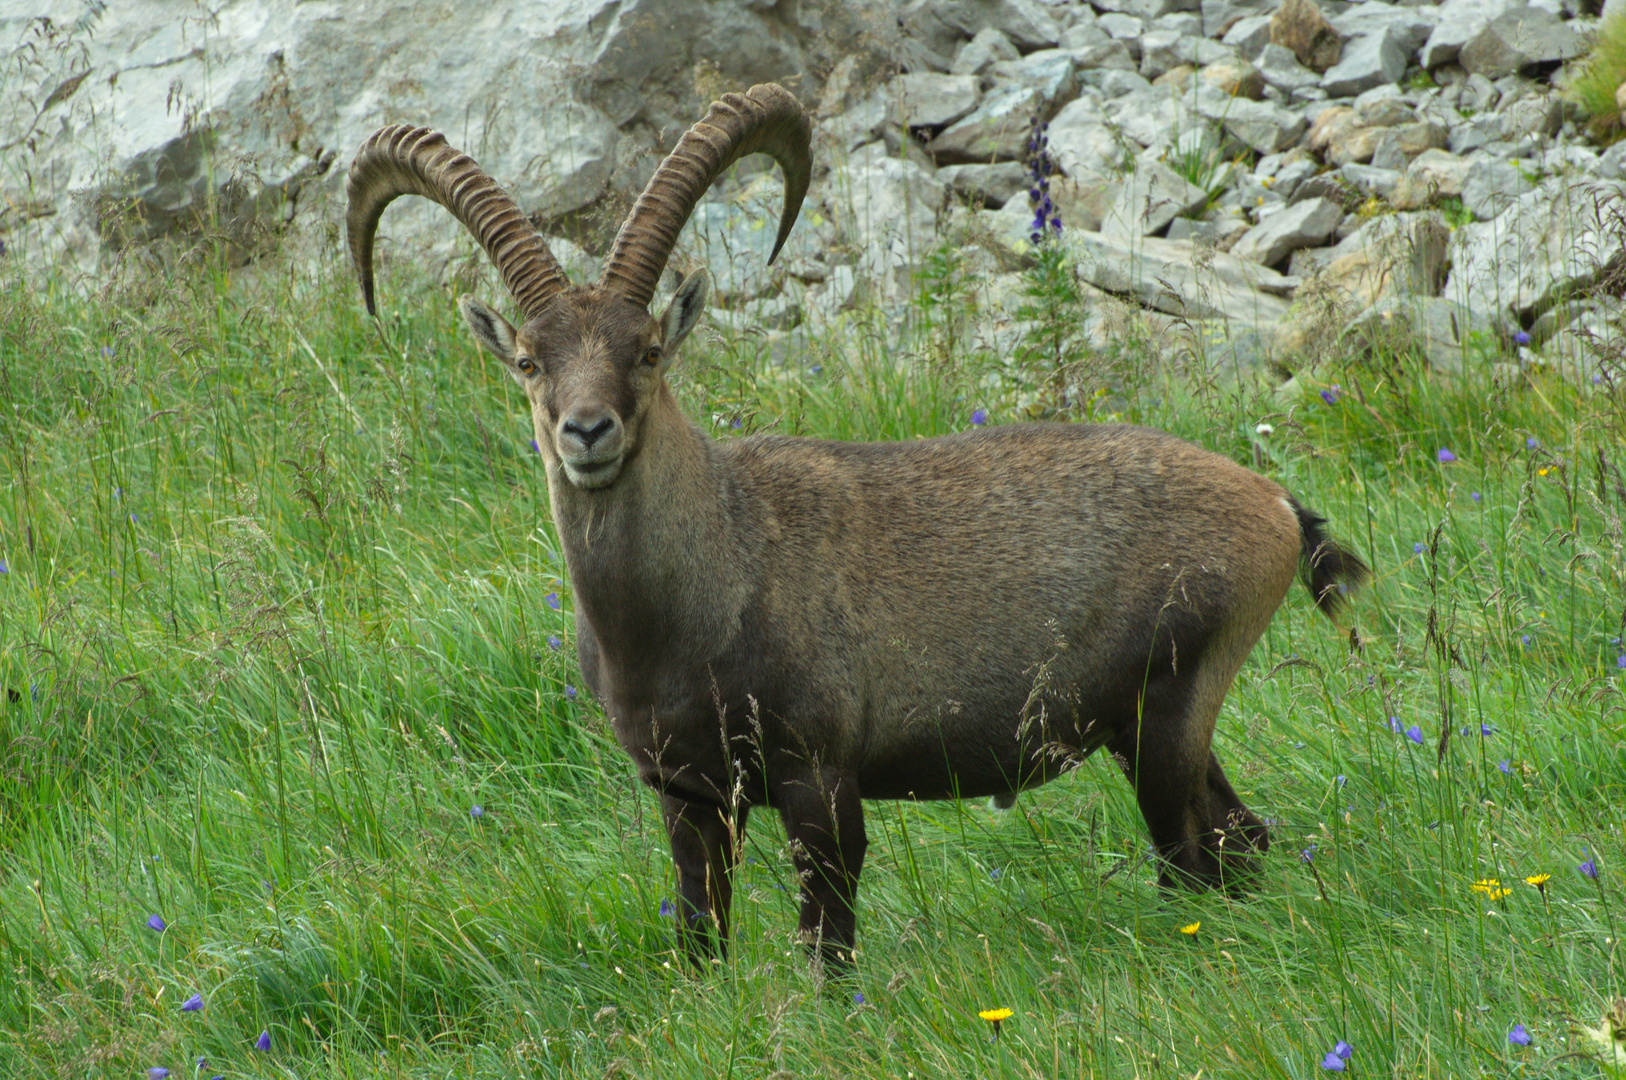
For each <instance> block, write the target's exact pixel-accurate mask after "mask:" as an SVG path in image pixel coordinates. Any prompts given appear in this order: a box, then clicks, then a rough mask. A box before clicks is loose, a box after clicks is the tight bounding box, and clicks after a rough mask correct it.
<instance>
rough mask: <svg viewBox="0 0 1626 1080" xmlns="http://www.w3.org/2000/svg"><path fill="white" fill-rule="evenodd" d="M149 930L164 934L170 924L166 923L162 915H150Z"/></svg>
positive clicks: (148, 919) (148, 917) (148, 918)
mask: <svg viewBox="0 0 1626 1080" xmlns="http://www.w3.org/2000/svg"><path fill="white" fill-rule="evenodd" d="M147 929H149V930H156V931H157V932H158V933H160V934H162V933H163V932H164V931H165V930H168V929H169V924H168V923H167V922H165V921H164V917H163V916H162V915H148V916H147Z"/></svg>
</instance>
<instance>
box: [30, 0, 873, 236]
mask: <svg viewBox="0 0 1626 1080" xmlns="http://www.w3.org/2000/svg"><path fill="white" fill-rule="evenodd" d="M868 6H873V5H868V4H863V3H860V4H850V5H836V6H832V7H830V8H829V9H828V10H827V11H826V12H825V13H824V14H823V16H822V19H821V20H819V21H820V25H818V26H813V25H811V23H809V22H806V21H805V20H803V19H802V18H801V17H799V16H798V15H797V14H796V13H795V12H794V11H793V10H790V8H791V7H793V6H792V5H780V6H778V7H774V6H772V5H764V4H761V3H757V2H755V0H571V2H569V3H542V4H537V3H522V2H519V0H496V2H494V3H491V4H487V5H485V6H483V7H482V8H480V9H479V11H478V13H477V14H474V15H471V13H470V12H469V11H468V10H465V8H464V6H462V5H458V4H455V3H452V2H451V0H427V2H424V3H413V4H408V3H404V2H402V0H354V2H352V3H349V4H344V5H341V6H338V7H334V6H332V5H326V4H312V3H301V2H298V0H224V2H222V3H220V4H218V5H216V6H213V7H211V9H210V10H209V12H208V13H207V15H206V16H203V17H201V18H194V17H192V14H196V13H191V14H189V13H188V12H189V11H190V9H188V11H187V12H181V11H178V10H177V9H176V8H175V7H174V5H172V4H168V3H163V2H160V0H130V2H128V3H118V4H91V5H86V4H84V3H82V2H80V0H34V2H27V0H8V2H5V3H0V39H3V40H4V41H5V42H6V43H7V47H8V48H14V47H15V46H17V45H18V44H21V43H25V42H26V41H27V40H28V38H29V34H30V33H31V32H32V31H31V30H30V27H31V26H38V25H40V24H39V23H37V22H36V20H38V19H41V18H45V19H49V20H50V21H51V24H52V25H53V26H55V27H57V28H58V29H59V30H60V31H61V32H62V33H63V34H64V35H66V36H68V37H71V44H72V48H71V49H69V50H68V51H66V52H63V53H57V54H50V55H46V54H45V52H44V51H43V50H40V51H36V52H35V53H33V54H32V55H33V59H32V60H27V59H26V57H27V55H29V54H28V51H27V50H26V49H25V50H24V51H23V52H20V53H17V54H15V56H14V57H13V59H14V60H16V61H18V65H19V66H17V67H14V68H13V70H12V74H11V76H9V77H8V85H7V95H6V97H7V101H6V102H5V104H4V105H3V106H0V144H11V143H13V141H14V140H20V141H18V142H17V144H16V145H14V146H10V147H9V148H8V149H7V150H6V157H7V164H8V165H9V166H11V168H8V169H6V170H5V171H4V175H0V201H3V202H5V203H10V204H18V203H22V202H28V203H29V204H30V205H37V206H38V207H39V210H38V216H36V217H35V218H34V220H33V222H32V224H31V226H28V227H24V228H21V229H16V228H13V229H11V231H9V232H8V233H7V234H6V235H5V237H4V239H5V242H6V244H7V246H8V247H9V248H11V249H12V250H13V251H25V252H34V251H37V252H41V253H49V252H58V251H62V250H64V249H67V250H69V251H71V252H73V253H75V254H77V255H78V256H80V257H81V258H82V259H83V260H84V261H85V262H86V263H94V262H95V261H96V260H97V259H98V258H99V257H100V255H101V254H102V253H103V252H104V251H105V250H106V249H107V248H109V247H116V246H118V245H120V244H123V243H126V242H129V241H132V240H149V239H152V238H155V237H159V236H163V235H166V234H170V233H178V232H187V231H191V230H198V229H201V228H204V227H205V226H207V227H208V229H209V230H210V232H211V233H212V234H218V233H219V232H221V231H224V232H225V233H227V234H228V235H231V236H240V237H243V238H247V237H250V236H252V235H255V234H256V230H258V231H260V232H263V228H262V226H263V225H265V224H276V223H279V222H281V221H283V220H286V219H287V218H289V217H291V216H312V215H321V216H328V217H334V216H337V215H338V214H340V213H342V193H343V179H344V175H345V170H346V166H347V165H348V163H349V160H350V158H351V156H352V155H353V154H354V152H355V150H356V148H357V147H358V146H359V145H360V143H361V141H362V139H363V138H364V137H365V136H366V135H367V134H368V133H369V132H371V131H372V130H373V129H375V128H377V127H379V126H381V125H383V124H387V123H395V122H407V123H413V124H422V125H427V126H429V127H433V128H436V129H438V130H440V131H443V132H445V133H446V135H447V137H448V138H449V139H450V140H451V141H452V143H453V144H454V145H456V146H457V147H459V148H460V149H462V150H465V151H467V152H468V153H469V154H471V155H473V156H474V157H475V159H476V160H477V161H479V162H480V164H481V166H482V167H484V168H485V169H486V170H487V171H488V172H490V173H491V174H492V175H493V176H494V177H495V178H496V179H497V180H498V181H499V182H500V183H502V184H503V185H504V186H505V187H506V188H508V190H509V191H511V192H512V193H513V194H514V196H515V198H516V200H517V201H518V202H519V204H520V206H521V207H522V208H523V209H524V210H525V211H527V212H528V213H529V214H531V215H532V216H533V217H534V218H536V219H537V220H539V221H542V222H544V223H556V222H567V223H568V222H574V223H575V224H574V225H572V226H571V227H572V228H576V227H580V228H583V229H586V230H587V231H589V232H595V230H596V232H595V235H597V236H598V237H599V238H600V239H603V238H604V236H605V234H606V233H607V232H608V231H609V230H613V228H614V225H615V224H616V222H615V221H614V220H613V218H614V215H613V213H611V210H612V208H613V207H615V206H617V205H622V204H624V202H625V201H626V200H627V199H629V198H630V197H631V196H633V195H636V193H637V191H638V189H639V188H640V187H641V186H642V183H643V181H644V180H645V179H647V177H648V175H649V171H650V169H651V168H652V166H653V164H654V162H655V161H656V160H658V158H659V155H660V154H661V153H663V152H664V151H665V150H667V149H669V148H670V146H671V145H672V143H673V141H674V140H675V138H676V137H677V135H679V134H681V132H682V131H683V130H684V129H685V128H686V127H687V126H688V125H689V124H691V123H693V122H694V121H695V120H697V119H698V118H699V117H700V115H701V114H702V112H703V111H704V108H705V105H706V104H707V102H708V101H709V100H710V98H711V97H712V96H713V95H714V94H715V93H717V92H721V91H725V90H736V89H741V88H744V87H748V86H750V85H752V84H753V83H757V82H763V81H767V80H770V79H781V80H783V79H787V78H789V77H792V76H795V75H797V74H799V73H805V74H806V75H807V78H806V79H804V81H803V82H802V83H800V84H799V89H802V90H803V91H804V92H806V93H808V94H809V96H810V98H811V97H812V96H813V95H814V94H815V93H816V91H817V89H818V86H817V84H816V83H815V82H813V81H812V78H813V75H814V74H815V73H816V72H819V71H824V70H828V66H827V65H826V64H825V58H827V57H828V58H831V59H833V58H835V56H836V55H837V53H838V52H839V51H842V50H846V51H852V45H853V43H854V42H855V41H857V40H858V33H859V29H860V27H861V26H863V25H868V21H869V20H870V16H871V15H872V14H873V12H869V11H865V10H861V9H863V8H865V7H868ZM59 61H60V62H59ZM36 113H37V114H38V115H37V117H36V115H35V114H36ZM25 175H26V176H28V177H30V178H32V179H31V182H30V186H29V188H28V189H27V190H24V189H23V187H22V186H21V184H22V179H21V178H22V177H23V176H25ZM416 202H420V200H407V201H406V202H404V203H403V206H407V205H409V204H410V203H416ZM598 209H603V210H604V211H605V212H604V213H603V214H600V215H598V218H602V220H601V221H598V220H597V219H595V218H594V214H595V211H596V210H598ZM590 219H591V220H590ZM594 221H596V224H594V223H593V222H594ZM385 224H386V233H387V236H386V238H385V240H386V244H385V248H384V249H383V250H382V251H381V254H383V255H385V256H387V254H388V249H389V248H390V247H391V246H392V245H395V244H398V243H400V242H402V241H404V240H406V239H407V238H408V237H409V236H411V235H413V234H415V233H417V232H418V231H419V230H420V229H421V230H423V231H424V233H425V234H426V238H427V236H428V234H433V235H434V236H436V237H438V236H441V235H447V234H448V222H447V219H446V216H445V214H444V212H443V211H440V210H438V209H435V208H431V209H430V210H429V211H425V210H423V209H422V208H420V207H413V208H411V209H403V210H394V209H392V210H391V211H390V220H389V221H387V222H386V223H385ZM4 228H6V224H5V223H4V222H0V229H4ZM451 231H452V232H455V231H456V230H455V226H451ZM245 242H246V240H245Z"/></svg>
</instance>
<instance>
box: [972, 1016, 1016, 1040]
mask: <svg viewBox="0 0 1626 1080" xmlns="http://www.w3.org/2000/svg"><path fill="white" fill-rule="evenodd" d="M977 1015H978V1016H980V1017H982V1018H983V1019H984V1020H986V1021H988V1022H989V1023H990V1024H992V1025H994V1038H996V1039H997V1038H999V1022H1000V1021H1001V1020H1009V1019H1010V1018H1011V1015H1012V1014H1011V1010H1009V1009H984V1010H982V1012H980V1013H978V1014H977Z"/></svg>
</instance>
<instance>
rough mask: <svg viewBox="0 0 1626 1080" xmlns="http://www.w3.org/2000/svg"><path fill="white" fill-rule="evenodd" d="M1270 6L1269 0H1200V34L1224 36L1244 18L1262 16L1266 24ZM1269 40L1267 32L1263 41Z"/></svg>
mask: <svg viewBox="0 0 1626 1080" xmlns="http://www.w3.org/2000/svg"><path fill="white" fill-rule="evenodd" d="M1270 8H1271V3H1270V0H1202V19H1203V27H1202V31H1201V32H1202V35H1203V36H1204V37H1210V38H1224V37H1225V36H1226V35H1228V34H1229V33H1230V32H1231V30H1232V29H1233V28H1235V26H1236V24H1237V23H1239V22H1241V21H1242V20H1243V19H1246V18H1263V19H1264V20H1265V24H1266V25H1267V26H1268V25H1269V21H1270ZM1269 40H1270V38H1269V36H1268V34H1267V35H1266V37H1265V41H1269ZM1228 44H1229V43H1228Z"/></svg>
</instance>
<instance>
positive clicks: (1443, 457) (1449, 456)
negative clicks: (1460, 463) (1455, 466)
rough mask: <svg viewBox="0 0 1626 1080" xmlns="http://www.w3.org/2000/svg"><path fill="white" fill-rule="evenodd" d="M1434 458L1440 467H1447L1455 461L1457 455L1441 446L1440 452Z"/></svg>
mask: <svg viewBox="0 0 1626 1080" xmlns="http://www.w3.org/2000/svg"><path fill="white" fill-rule="evenodd" d="M1434 456H1435V457H1436V458H1437V459H1438V460H1439V462H1440V464H1441V465H1449V464H1451V463H1452V462H1453V461H1455V460H1457V455H1455V454H1453V453H1452V452H1451V451H1449V450H1447V449H1446V448H1445V447H1443V446H1442V447H1440V452H1439V453H1438V454H1435V455H1434Z"/></svg>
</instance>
